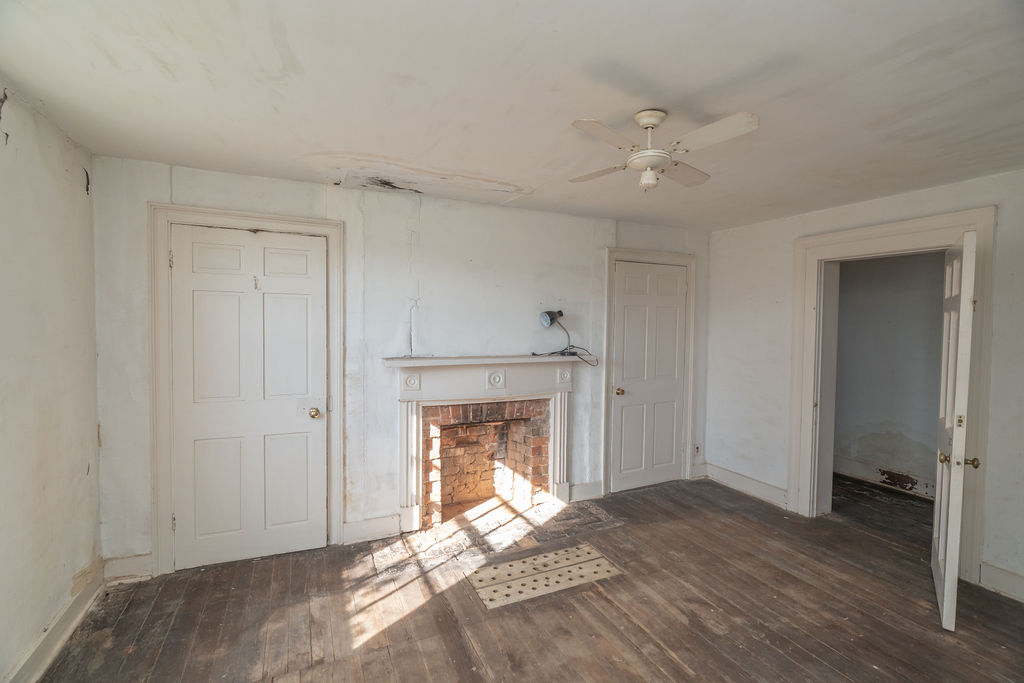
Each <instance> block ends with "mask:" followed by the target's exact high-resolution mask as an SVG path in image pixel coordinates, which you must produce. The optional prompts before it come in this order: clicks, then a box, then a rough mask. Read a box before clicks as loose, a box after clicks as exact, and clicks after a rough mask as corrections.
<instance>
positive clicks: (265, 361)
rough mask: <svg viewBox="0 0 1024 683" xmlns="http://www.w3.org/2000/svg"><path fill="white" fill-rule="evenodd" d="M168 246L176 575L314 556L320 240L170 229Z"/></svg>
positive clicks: (321, 526) (321, 511)
mask: <svg viewBox="0 0 1024 683" xmlns="http://www.w3.org/2000/svg"><path fill="white" fill-rule="evenodd" d="M171 248H172V252H173V254H174V264H173V268H172V270H171V367H172V381H171V384H172V444H171V478H172V501H173V503H172V505H173V515H174V527H175V529H174V568H175V569H182V568H185V567H192V566H197V565H201V564H210V563H214V562H223V561H227V560H234V559H241V558H246V557H256V556H261V555H268V554H274V553H281V552H290V551H294V550H300V549H306V548H311V547H319V546H323V545H325V544H326V542H327V508H326V501H327V494H326V485H327V419H326V416H327V404H326V398H327V264H326V256H327V253H326V240H325V239H324V238H323V237H321V236H309V235H294V234H283V233H275V232H264V231H250V230H239V229H225V228H210V227H199V226H193V225H173V226H172V227H171ZM311 410H313V411H314V412H313V414H312V415H316V411H319V415H316V417H313V416H312V415H311V412H310V411H311Z"/></svg>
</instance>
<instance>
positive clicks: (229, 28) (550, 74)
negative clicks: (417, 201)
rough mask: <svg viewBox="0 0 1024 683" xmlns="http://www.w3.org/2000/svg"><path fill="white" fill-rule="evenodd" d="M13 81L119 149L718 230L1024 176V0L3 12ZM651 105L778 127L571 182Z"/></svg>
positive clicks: (686, 115) (121, 7) (66, 125)
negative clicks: (648, 168) (743, 116)
mask: <svg viewBox="0 0 1024 683" xmlns="http://www.w3.org/2000/svg"><path fill="white" fill-rule="evenodd" d="M0 82H2V83H3V85H6V86H7V87H9V88H10V90H11V91H12V92H14V93H15V94H17V95H19V96H21V97H22V98H24V99H26V100H28V101H29V102H30V103H31V104H33V105H34V106H36V107H38V108H40V109H41V110H42V111H43V112H44V113H45V114H46V115H47V116H49V117H50V118H51V119H52V120H53V121H55V122H56V123H57V124H58V125H60V126H61V127H62V128H63V129H64V130H65V131H66V132H67V133H68V134H69V135H70V136H71V137H72V138H74V139H75V140H77V141H78V142H80V143H82V144H83V145H85V146H86V147H88V148H89V149H91V150H93V151H94V152H96V153H98V154H104V155H113V156H121V157H131V158H138V159H151V160H158V161H163V162H168V163H172V164H180V165H187V166H196V167H201V168H208V169H216V170H223V171H232V172H237V173H247V174H254V175H265V176H271V177H280V178H293V179H298V180H315V181H321V182H338V181H341V182H342V184H343V185H345V186H350V187H354V186H359V185H361V184H363V183H366V182H368V181H369V179H370V178H372V177H382V178H385V179H387V180H389V181H391V182H393V183H395V184H396V185H398V186H403V187H412V188H418V189H419V190H421V191H423V192H425V193H428V194H434V195H439V196H449V197H456V198H467V199H473V200H477V201H485V202H495V203H502V202H509V203H510V205H512V206H522V207H532V208H543V209H553V210H559V211H566V212H569V213H577V214H585V215H595V216H605V217H611V218H617V219H624V220H631V221H637V222H648V223H657V224H666V225H679V226H686V227H691V228H697V229H714V228H720V227H725V226H731V225H739V224H745V223H750V222H755V221H759V220H764V219H769V218H773V217H779V216H786V215H792V214H796V213H801V212H805V211H810V210H814V209H819V208H825V207H828V206H835V205H839V204H844V203H850V202H855V201H860V200H864V199H869V198H872V197H878V196H883V195H889V194H895V193H898V192H903V191H907V190H912V189H916V188H922V187H928V186H933V185H938V184H942V183H947V182H951V181H956V180H961V179H965V178H972V177H976V176H982V175H988V174H992V173H998V172H1001V171H1007V170H1011V169H1018V168H1022V167H1024V3H1022V2H1020V0H1007V1H1004V2H996V1H989V0H952V1H950V0H898V1H893V0H882V1H877V0H848V1H846V0H844V1H840V0H805V1H801V0H773V1H771V2H769V1H766V0H750V1H746V2H743V1H738V0H732V1H727V0H688V1H686V2H683V1H680V0H661V1H658V2H653V1H643V0H635V1H633V2H623V1H622V0H557V1H552V0H543V1H534V0H503V1H499V0H466V1H456V0H431V1H430V2H415V1H413V0H405V1H400V0H399V1H395V0H364V1H361V2H355V1H348V2H346V1H341V0H294V1H286V0H279V1H277V2H266V1H262V2H256V1H248V0H192V1H191V2H189V1H184V2H168V1H165V0H147V1H145V2H142V1H135V2H133V1H130V0H77V1H72V0H48V1H44V0H39V1H33V0H0ZM647 107H661V108H664V109H667V110H668V111H669V118H668V120H667V121H666V122H665V124H664V125H663V126H662V129H660V130H659V131H657V132H656V137H655V141H656V142H658V141H659V140H660V141H667V140H668V139H671V138H672V137H675V136H676V135H678V134H679V133H682V132H685V131H687V130H689V129H691V128H694V127H696V126H698V125H701V124H705V123H710V122H711V121H714V120H715V119H717V118H719V117H721V116H724V115H727V114H731V113H733V112H737V111H752V112H755V113H757V114H759V115H760V117H761V128H760V130H758V131H757V132H755V133H753V134H750V135H747V136H745V137H742V138H737V139H735V140H733V141H730V142H726V143H723V144H721V145H719V146H715V147H711V148H708V149H705V150H701V151H698V152H693V153H691V154H690V155H688V158H687V161H689V162H690V163H691V164H693V165H695V166H697V167H699V168H701V169H704V170H705V171H707V172H709V173H711V175H712V177H711V180H710V181H708V182H707V183H706V184H705V185H703V186H701V187H698V188H693V189H685V188H682V187H679V186H676V185H674V184H673V183H671V182H668V181H665V180H663V181H662V183H661V185H660V186H659V187H658V188H656V189H655V190H653V191H650V192H648V193H646V194H645V193H643V192H641V191H640V190H639V189H638V188H637V185H636V181H637V177H636V175H635V174H633V173H631V172H630V173H626V172H623V173H618V174H613V175H610V176H605V177H603V178H600V179H598V180H594V181H592V182H589V183H583V184H570V183H568V182H567V181H566V179H567V178H569V177H571V176H574V175H577V174H580V173H583V172H585V171H589V170H593V169H597V168H601V167H604V166H609V165H612V164H614V163H616V162H618V161H620V159H621V156H622V155H621V154H620V153H619V152H617V151H616V150H615V149H613V148H611V147H607V146H605V145H603V144H602V143H600V142H598V141H596V140H593V139H591V138H588V137H587V136H586V135H584V134H583V133H581V132H579V131H577V130H575V129H574V128H572V127H571V126H570V123H571V121H572V120H573V119H575V118H580V117H594V118H598V119H601V120H603V121H605V122H606V123H608V124H609V125H611V126H613V127H615V128H618V129H619V130H621V131H623V132H625V133H627V134H629V135H631V136H634V137H635V139H637V140H640V139H641V135H640V133H641V131H640V130H639V129H637V128H635V124H633V122H632V118H631V115H632V113H633V112H634V111H636V110H638V109H642V108H647Z"/></svg>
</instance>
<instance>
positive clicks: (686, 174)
mask: <svg viewBox="0 0 1024 683" xmlns="http://www.w3.org/2000/svg"><path fill="white" fill-rule="evenodd" d="M661 174H662V175H663V176H665V177H666V178H671V179H672V180H674V181H676V182H677V183H679V184H680V185H682V186H683V187H697V186H698V185H702V184H703V183H704V181H706V180H707V179H708V178H710V177H711V176H710V175H708V174H707V173H705V172H704V171H702V170H700V169H699V168H694V167H693V166H690V165H689V164H684V163H683V162H681V161H673V162H672V165H671V166H669V167H667V168H666V169H665V170H664V171H662V172H661Z"/></svg>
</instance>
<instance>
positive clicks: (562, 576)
mask: <svg viewBox="0 0 1024 683" xmlns="http://www.w3.org/2000/svg"><path fill="white" fill-rule="evenodd" d="M621 573H622V572H621V571H619V569H618V567H616V566H615V565H613V564H612V563H611V562H609V561H608V558H606V557H605V556H604V555H602V554H601V553H599V552H598V551H597V549H595V548H594V547H593V546H592V545H590V544H589V543H582V544H580V545H577V546H573V547H571V548H564V549H562V550H555V551H552V552H547V553H540V554H538V555H531V556H530V557H524V558H523V559H521V560H514V561H512V562H503V563H501V564H493V565H489V566H487V567H481V568H480V569H477V570H476V571H474V572H472V573H470V574H468V575H467V578H468V579H469V583H470V584H471V585H472V586H473V588H475V589H476V592H477V594H478V595H479V596H480V599H481V600H483V601H484V604H485V605H487V607H488V609H493V608H495V607H501V606H502V605H508V604H511V603H513V602H519V601H520V600H526V599H528V598H536V597H539V596H541V595H547V594H548V593H554V592H556V591H560V590H565V589H566V588H572V587H573V586H579V585H580V584H584V583H591V582H592V581H597V580H599V579H606V578H608V577H609V576H615V575H616V574H621Z"/></svg>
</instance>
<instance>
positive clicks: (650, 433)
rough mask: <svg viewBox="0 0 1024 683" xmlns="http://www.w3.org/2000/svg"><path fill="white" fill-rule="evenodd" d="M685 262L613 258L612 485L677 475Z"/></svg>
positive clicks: (653, 481)
mask: <svg viewBox="0 0 1024 683" xmlns="http://www.w3.org/2000/svg"><path fill="white" fill-rule="evenodd" d="M686 283H687V278H686V267H685V266H670V265H656V264H651V263H633V262H629V261H616V262H615V272H614V277H613V283H612V316H613V322H612V325H613V327H612V330H613V332H612V359H611V363H612V367H611V377H612V387H611V388H612V392H611V396H610V400H611V434H610V437H611V445H610V448H609V451H610V460H611V462H610V477H609V479H610V484H611V490H612V491H621V490H623V489H629V488H634V487H637V486H646V485H648V484H656V483H659V482H662V481H668V480H671V479H680V478H681V477H682V472H683V465H682V462H683V460H682V458H683V453H682V436H683V408H684V406H683V373H684V370H685V363H684V359H685V357H686V356H685V352H686V349H685V339H686V287H687V284H686Z"/></svg>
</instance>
